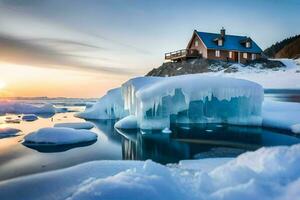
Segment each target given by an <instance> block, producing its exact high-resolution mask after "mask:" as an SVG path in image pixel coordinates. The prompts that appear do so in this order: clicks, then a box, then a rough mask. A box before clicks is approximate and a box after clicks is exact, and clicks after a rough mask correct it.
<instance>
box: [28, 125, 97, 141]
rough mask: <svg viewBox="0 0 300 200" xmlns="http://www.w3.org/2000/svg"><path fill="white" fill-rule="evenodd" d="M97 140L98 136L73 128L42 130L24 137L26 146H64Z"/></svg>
mask: <svg viewBox="0 0 300 200" xmlns="http://www.w3.org/2000/svg"><path fill="white" fill-rule="evenodd" d="M94 140H97V134H96V133H94V132H91V131H88V130H76V129H72V128H63V127H55V128H41V129H39V130H37V131H36V132H33V133H30V134H28V135H26V136H25V137H24V144H26V145H27V146H30V145H63V144H76V143H81V142H90V141H94Z"/></svg>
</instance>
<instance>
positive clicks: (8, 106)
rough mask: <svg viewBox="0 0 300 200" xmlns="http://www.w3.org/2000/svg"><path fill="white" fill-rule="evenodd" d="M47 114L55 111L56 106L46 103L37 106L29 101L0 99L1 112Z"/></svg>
mask: <svg viewBox="0 0 300 200" xmlns="http://www.w3.org/2000/svg"><path fill="white" fill-rule="evenodd" d="M5 113H12V114H46V113H55V108H54V107H53V105H52V104H44V105H42V106H36V105H32V104H28V103H21V102H15V101H0V114H5Z"/></svg>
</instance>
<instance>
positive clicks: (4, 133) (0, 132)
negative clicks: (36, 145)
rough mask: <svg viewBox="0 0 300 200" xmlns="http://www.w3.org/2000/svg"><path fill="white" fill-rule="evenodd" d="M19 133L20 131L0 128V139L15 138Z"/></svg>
mask: <svg viewBox="0 0 300 200" xmlns="http://www.w3.org/2000/svg"><path fill="white" fill-rule="evenodd" d="M19 132H20V130H19V129H16V128H9V127H5V128H0V138H4V137H11V136H16V135H18V133H19Z"/></svg>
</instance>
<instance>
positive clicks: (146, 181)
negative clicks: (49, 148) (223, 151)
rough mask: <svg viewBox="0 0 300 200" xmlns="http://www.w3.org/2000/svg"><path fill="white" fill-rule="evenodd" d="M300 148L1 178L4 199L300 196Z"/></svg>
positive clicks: (224, 199)
mask: <svg viewBox="0 0 300 200" xmlns="http://www.w3.org/2000/svg"><path fill="white" fill-rule="evenodd" d="M299 151H300V145H294V146H291V147H283V146H281V147H272V148H261V149H259V150H257V151H255V152H247V153H244V154H242V155H240V156H238V157H237V158H233V159H209V160H206V159H204V160H195V161H183V162H180V163H179V165H167V166H163V165H160V164H157V163H154V162H152V161H145V162H141V161H94V162H89V163H84V164H80V165H77V166H74V167H70V168H66V169H60V170H55V171H51V172H46V173H40V174H36V175H30V176H25V177H20V178H15V179H12V180H7V181H3V182H0V188H1V190H0V199H10V200H14V199H20V198H24V197H26V198H27V199H31V200H35V199H39V200H50V199H68V200H75V199H86V200H89V199H100V200H101V199H110V200H111V199H143V200H144V199H161V200H165V199H175V200H182V199H189V200H196V199H197V200H199V199H205V200H239V199H245V200H248V199H249V200H250V199H264V200H273V199H276V200H287V199H298V198H299V195H300V192H299V187H300V171H299V170H298V169H299V165H300V154H299ZM16 191H17V192H16Z"/></svg>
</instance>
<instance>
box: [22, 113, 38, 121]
mask: <svg viewBox="0 0 300 200" xmlns="http://www.w3.org/2000/svg"><path fill="white" fill-rule="evenodd" d="M37 119H38V117H37V116H36V115H35V114H27V115H23V116H22V120H23V121H27V122H32V121H35V120H37Z"/></svg>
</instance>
